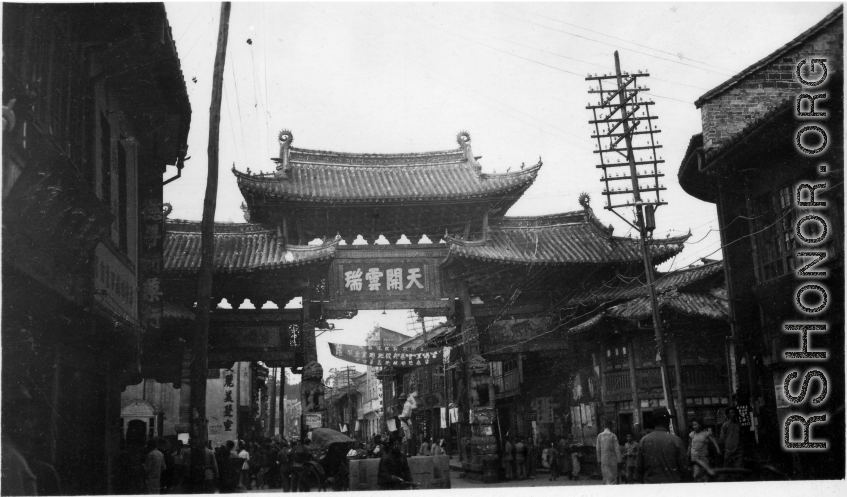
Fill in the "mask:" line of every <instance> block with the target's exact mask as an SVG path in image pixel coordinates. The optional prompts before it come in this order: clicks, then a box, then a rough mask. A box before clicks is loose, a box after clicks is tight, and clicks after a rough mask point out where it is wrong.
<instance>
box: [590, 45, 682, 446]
mask: <svg viewBox="0 0 847 497" xmlns="http://www.w3.org/2000/svg"><path fill="white" fill-rule="evenodd" d="M648 76H650V74H648V73H642V72H641V71H639V72H638V74H629V73H621V63H620V58H619V56H618V52H617V51H616V52H615V73H614V74H609V75H606V74H604V75H602V76H599V75H596V74H595V75H594V76H591V75H590V74H589V76H588V77H587V78H585V79H586V81H596V82H597V85H598V86H597V88H596V89H595V88H593V87H592V88H591V89H590V90H589V92H588V93H589V94H597V95H599V104H598V105H592V104H590V103H589V104H588V106H587V107H586V108H587V109H590V110H591V111H592V113H593V115H594V119H593V120H591V121H589V124H593V125H594V129H595V134H594V135H592V136H591V137H592V138H596V139H597V147H596V148H597V150H595V151H594V153H596V154H598V155H599V157H600V164H598V165H597V166H596V167H597V168H598V169H602V170H603V177H602V178H601V179H600V181H602V182H603V183H604V187H605V188H604V189H603V195H605V196H606V205H605V206H604V208H605V209H607V210H609V211H611V212H612V213H613V214H615V215H617V216H618V217H620V218H621V219H623V220H624V222H626V223H627V224H629V225H630V226H632V227H633V228H635V229H636V230H638V233H639V235H640V245H641V255H642V258H643V259H644V274H645V277H646V280H647V287H648V289H649V290H650V304H651V307H652V314H653V330H654V332H655V336H656V349H657V350H656V351H657V355H658V357H659V369H660V373H661V377H662V389H663V391H664V397H665V403H666V404H667V407H668V409H669V411H670V416H671V420H672V422H673V425H672V426H673V427H674V428H675V429H676V433H677V434H681V433H682V430H683V429H684V425H685V421H684V420H683V419H681V418H678V417H677V412H676V406H675V404H674V399H673V396H672V395H671V383H670V375H669V373H668V360H667V352H666V350H665V337H664V333H663V331H662V319H661V316H660V314H659V305H658V299H657V298H656V285H655V281H654V277H653V261H652V259H651V257H650V240H651V239H652V236H653V230H655V228H656V217H655V212H656V209H658V208H659V206H660V205H667V202H665V201H663V200H662V198H661V195H660V192H661V191H664V190H666V188H665V187H664V185H660V184H659V178H660V177H663V176H664V174H662V173H661V172H660V171H659V170H658V165H659V164H661V163H664V162H665V161H664V160H662V159H661V158H660V157H659V156H658V155H657V153H656V151H657V150H658V149H660V148H662V146H661V145H659V142H658V141H657V140H656V139H655V135H656V134H658V133H660V132H661V131H660V130H658V129H655V128H654V127H653V121H654V120H655V119H657V116H651V115H650V107H651V106H652V105H655V102H652V101H647V102H644V101H643V99H642V98H641V97H640V93H641V92H644V91H649V88H646V87H642V86H639V81H638V78H643V77H648ZM624 78H626V79H624ZM610 80H611V81H612V82H614V83H615V84H614V86H612V87H610V88H608V87H607V89H604V88H603V82H604V81H610ZM615 99H617V101H618V103H614V100H615ZM639 110H641V111H643V112H642V115H641V116H640V117H637V116H636V114H637V112H638V111H639ZM598 111H601V114H600V116H599V117H598V116H597V114H598ZM601 126H603V127H604V128H605V129H601ZM639 126H640V128H639ZM618 128H622V132H617V133H616V130H618ZM636 137H637V138H639V139H640V141H641V143H639V144H638V146H633V139H634V138H636ZM621 141H624V142H625V145H626V148H624V149H622V148H617V147H618V144H619V143H620V142H621ZM636 151H638V152H639V154H648V155H649V159H645V158H644V157H643V156H642V157H640V158H639V159H638V160H636V158H635V153H636ZM624 152H625V153H624ZM615 154H617V155H619V156H621V157H623V158H624V159H625V161H624V162H623V163H622V162H621V159H620V158H618V159H617V162H615V163H613V162H611V159H612V158H617V155H615ZM638 166H645V169H644V170H642V171H639V168H638ZM619 167H624V168H627V169H628V171H626V170H625V171H624V173H623V174H618V173H616V174H615V175H614V176H613V175H612V170H616V169H615V168H619ZM627 172H628V173H629V175H627ZM642 179H644V180H645V181H646V185H642V184H641V180H642ZM615 181H629V182H630V183H631V184H630V185H629V187H627V186H624V187H615V186H613V185H616V184H618V183H614V182H615ZM642 194H644V195H645V197H649V196H653V197H651V198H642ZM613 195H624V196H625V197H624V199H625V200H624V201H622V202H620V203H618V204H615V201H614V200H613ZM629 195H632V198H631V200H630V199H629V198H627V196H629ZM615 198H617V197H615ZM586 201H587V199H586ZM628 207H631V208H633V211H634V214H635V219H633V221H632V222H630V220H629V219H626V218H625V217H623V216H621V215H620V214H619V213H618V212H617V211H615V209H619V208H628ZM681 388H682V385H677V389H681ZM681 408H683V409H684V408H685V406H681Z"/></svg>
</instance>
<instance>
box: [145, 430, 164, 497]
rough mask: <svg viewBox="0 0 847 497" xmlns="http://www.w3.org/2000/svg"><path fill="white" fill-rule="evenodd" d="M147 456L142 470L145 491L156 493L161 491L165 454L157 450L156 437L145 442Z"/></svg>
mask: <svg viewBox="0 0 847 497" xmlns="http://www.w3.org/2000/svg"><path fill="white" fill-rule="evenodd" d="M147 451H148V452H147V457H146V458H145V459H144V472H145V473H146V475H147V493H149V494H153V495H157V494H159V492H161V483H162V471H164V470H165V468H166V466H165V456H164V455H163V454H162V453H161V452H159V449H158V448H157V444H156V439H155V438H152V439H150V440H149V441H148V442H147Z"/></svg>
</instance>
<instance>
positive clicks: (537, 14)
mask: <svg viewBox="0 0 847 497" xmlns="http://www.w3.org/2000/svg"><path fill="white" fill-rule="evenodd" d="M502 5H503V6H505V7H508V8H510V9H515V10H519V11H521V12H526V13H528V14H532V15H536V16H539V17H543V18H545V19H549V20H551V21H555V22H559V23H562V24H566V25H568V26H573V27H575V28H579V29H584V30H586V31H589V32H591V33H595V34H599V35H603V36H608V37H609V38H612V39H615V40H619V41H623V42H625V43H631V44H633V45H636V46H639V47H642V48H646V49H649V50H655V51H656V52H661V53H664V54H667V55H671V56H673V57H679V54H675V53H671V52H667V51H665V50H662V49H660V48H655V47H650V46H648V45H642V44H640V43H636V42H634V41H629V40H625V39H623V38H618V37H617V36H614V35H610V34H608V33H603V32H600V31H595V30H593V29H589V28H586V27H584V26H580V25H579V24H571V23H569V22H566V21H562V20H560V19H555V18H553V17H548V16H545V15H543V14H539V13H537V12H532V11H528V10H524V9H519V8H517V7H513V6H512V5H509V4H502ZM685 58H686V59H688V60H690V61H692V62H696V63H698V64H703V65H706V66H711V67H714V68H716V69H722V70H725V71H728V70H729V69H727V68H725V67H721V66H716V65H714V64H709V63H708V62H703V61H699V60H697V59H692V58H691V57H685ZM707 90H708V88H707Z"/></svg>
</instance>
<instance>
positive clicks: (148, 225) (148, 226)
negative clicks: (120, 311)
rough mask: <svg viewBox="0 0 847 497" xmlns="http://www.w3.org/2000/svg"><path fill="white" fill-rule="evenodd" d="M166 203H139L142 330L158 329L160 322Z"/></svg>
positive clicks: (151, 201)
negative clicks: (140, 204)
mask: <svg viewBox="0 0 847 497" xmlns="http://www.w3.org/2000/svg"><path fill="white" fill-rule="evenodd" d="M169 212H170V205H167V204H162V203H161V202H160V201H157V200H153V199H147V200H145V201H144V203H143V204H142V206H141V214H140V216H139V218H140V221H141V256H140V260H139V267H140V277H139V286H140V289H139V296H140V298H139V300H138V304H139V316H140V320H141V323H140V324H141V326H142V327H143V328H144V329H146V330H151V331H153V330H156V331H158V330H159V329H160V328H161V325H162V290H161V276H162V264H163V263H162V254H163V248H162V247H163V243H164V220H165V216H166V215H167V213H169Z"/></svg>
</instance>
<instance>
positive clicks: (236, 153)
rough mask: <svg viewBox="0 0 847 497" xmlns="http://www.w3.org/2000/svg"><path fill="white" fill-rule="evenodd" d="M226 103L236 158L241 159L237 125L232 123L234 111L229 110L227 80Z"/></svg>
mask: <svg viewBox="0 0 847 497" xmlns="http://www.w3.org/2000/svg"><path fill="white" fill-rule="evenodd" d="M223 87H224V103H226V115H227V116H228V117H229V131H230V133H232V146H233V147H234V148H235V158H236V160H239V154H238V140H236V139H235V126H234V125H233V123H232V112H230V110H229V92H227V91H226V82H224V85H223Z"/></svg>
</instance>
